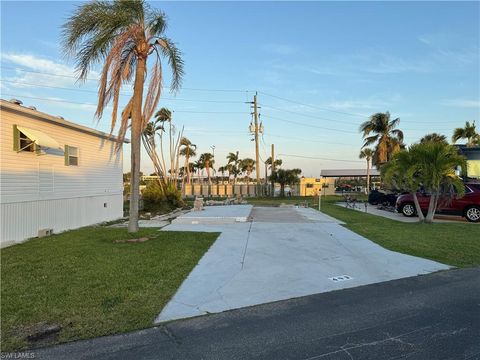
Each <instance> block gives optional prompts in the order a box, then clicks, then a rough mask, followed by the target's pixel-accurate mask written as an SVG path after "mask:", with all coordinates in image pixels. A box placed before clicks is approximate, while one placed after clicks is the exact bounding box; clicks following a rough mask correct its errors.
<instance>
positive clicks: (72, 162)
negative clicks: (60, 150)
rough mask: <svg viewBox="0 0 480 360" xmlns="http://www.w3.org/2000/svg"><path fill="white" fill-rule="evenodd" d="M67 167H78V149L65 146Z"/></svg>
mask: <svg viewBox="0 0 480 360" xmlns="http://www.w3.org/2000/svg"><path fill="white" fill-rule="evenodd" d="M65 165H66V166H78V148H77V147H73V146H69V145H65Z"/></svg>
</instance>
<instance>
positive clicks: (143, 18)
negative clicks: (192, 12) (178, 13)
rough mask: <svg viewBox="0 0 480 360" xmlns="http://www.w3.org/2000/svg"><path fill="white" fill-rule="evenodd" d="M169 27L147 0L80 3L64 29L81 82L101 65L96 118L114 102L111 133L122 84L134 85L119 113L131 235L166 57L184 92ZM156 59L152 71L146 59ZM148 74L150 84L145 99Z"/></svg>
mask: <svg viewBox="0 0 480 360" xmlns="http://www.w3.org/2000/svg"><path fill="white" fill-rule="evenodd" d="M166 27H167V22H166V16H165V14H164V13H163V12H161V11H158V10H155V9H152V8H151V7H150V5H149V4H147V3H146V2H144V1H143V0H131V1H121V0H115V1H113V2H110V1H100V0H95V1H92V2H90V3H87V4H84V5H81V6H79V7H78V8H77V10H76V11H75V12H74V13H73V15H72V16H71V17H70V18H69V19H68V20H67V22H66V23H65V24H64V26H63V48H64V50H65V53H66V54H68V55H70V56H72V57H74V58H76V60H77V70H78V74H79V75H78V77H79V80H81V81H85V80H86V79H87V76H88V73H89V70H90V69H91V68H92V67H93V66H94V65H95V64H97V63H99V62H103V69H102V72H101V76H100V84H99V91H98V106H97V110H96V113H95V115H96V116H97V117H98V118H99V119H100V118H101V117H102V115H103V112H104V110H105V108H106V107H107V105H108V104H109V103H110V101H112V102H113V110H112V119H111V132H113V130H114V128H115V125H116V122H117V114H118V106H119V102H120V89H121V87H122V85H123V84H125V83H131V82H132V81H133V95H132V96H131V98H130V99H129V101H128V102H127V104H126V106H125V108H124V109H123V111H122V114H121V123H120V128H119V131H118V140H119V142H118V146H117V149H118V148H119V147H120V146H121V144H122V143H123V139H124V138H125V133H126V131H127V128H128V127H129V125H130V127H131V171H132V181H131V196H130V217H129V224H128V231H129V232H136V231H138V205H139V185H140V176H139V172H140V146H141V136H142V132H143V130H144V129H145V127H146V126H147V124H148V122H149V121H150V119H151V117H152V115H153V113H154V111H155V108H156V107H157V104H158V101H159V100H160V95H161V90H162V79H163V74H162V66H161V58H162V57H164V58H166V59H167V61H168V63H169V65H170V67H171V71H172V77H171V90H172V91H177V90H178V89H179V88H180V85H181V80H182V76H183V61H182V58H181V53H180V51H179V50H178V49H177V47H176V46H175V44H174V43H173V42H172V41H171V40H170V39H169V38H167V37H165V36H164V33H165V29H166ZM149 57H153V58H154V61H153V65H152V66H151V68H150V69H148V65H147V59H148V58H149ZM147 70H148V72H149V73H150V80H149V83H148V86H147V92H146V95H145V96H144V94H143V88H144V85H145V79H146V75H147Z"/></svg>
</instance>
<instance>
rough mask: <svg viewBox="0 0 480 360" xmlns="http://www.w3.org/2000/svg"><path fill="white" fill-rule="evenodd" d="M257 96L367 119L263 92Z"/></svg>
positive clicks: (362, 115)
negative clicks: (260, 95) (261, 95)
mask: <svg viewBox="0 0 480 360" xmlns="http://www.w3.org/2000/svg"><path fill="white" fill-rule="evenodd" d="M259 94H263V95H265V96H269V97H272V98H275V99H279V100H283V101H287V102H291V103H293V104H297V105H302V106H307V107H310V108H312V109H318V110H322V111H330V112H333V113H337V114H343V115H350V116H355V117H358V116H360V117H368V115H365V114H355V113H349V112H345V111H338V110H332V109H328V108H323V107H320V106H315V105H311V104H306V103H302V102H300V101H296V100H291V99H287V98H284V97H281V96H277V95H272V94H268V93H266V92H263V91H259Z"/></svg>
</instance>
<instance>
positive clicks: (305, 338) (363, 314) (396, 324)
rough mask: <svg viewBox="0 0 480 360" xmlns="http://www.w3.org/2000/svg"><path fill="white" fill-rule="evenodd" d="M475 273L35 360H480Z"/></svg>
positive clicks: (314, 298) (286, 306)
mask: <svg viewBox="0 0 480 360" xmlns="http://www.w3.org/2000/svg"><path fill="white" fill-rule="evenodd" d="M479 278H480V268H473V269H462V270H450V271H443V272H438V273H434V274H429V275H424V276H418V277H412V278H406V279H400V280H394V281H389V282H384V283H379V284H372V285H367V286H362V287H357V288H350V289H344V290H339V291H334V292H329V293H324V294H318V295H311V296H307V297H303V298H297V299H291V300H286V301H281V302H276V303H270V304H265V305H259V306H254V307H249V308H244V309H239V310H233V311H228V312H224V313H220V314H213V315H209V316H203V317H199V318H193V319H187V320H180V321H176V322H172V323H168V324H166V325H163V326H159V327H156V328H151V329H146V330H143V331H138V332H134V333H129V334H125V335H118V336H108V337H103V338H98V339H93V340H89V341H82V342H76V343H71V344H66V345H61V346H57V347H53V348H48V349H43V350H40V351H37V352H36V353H35V359H49V360H50V359H52V360H54V359H71V360H75V359H102V360H103V359H152V360H153V359H162V360H163V359H165V360H166V359H182V360H188V359H195V360H197V359H229V360H234V359H272V360H279V359H301V360H313V359H323V360H325V359H339V360H344V359H345V360H352V359H355V360H360V359H381V360H387V359H392V360H393V359H407V358H408V359H409V360H412V359H413V360H417V359H480V281H479Z"/></svg>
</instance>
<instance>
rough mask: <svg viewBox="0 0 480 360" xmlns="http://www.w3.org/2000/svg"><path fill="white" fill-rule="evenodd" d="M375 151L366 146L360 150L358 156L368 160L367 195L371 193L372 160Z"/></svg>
mask: <svg viewBox="0 0 480 360" xmlns="http://www.w3.org/2000/svg"><path fill="white" fill-rule="evenodd" d="M374 154H375V152H374V151H373V150H372V149H370V148H364V149H362V150H361V151H360V154H359V155H358V157H359V158H360V159H365V160H366V161H367V195H368V194H369V193H370V161H371V160H372V157H373V155H374Z"/></svg>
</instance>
